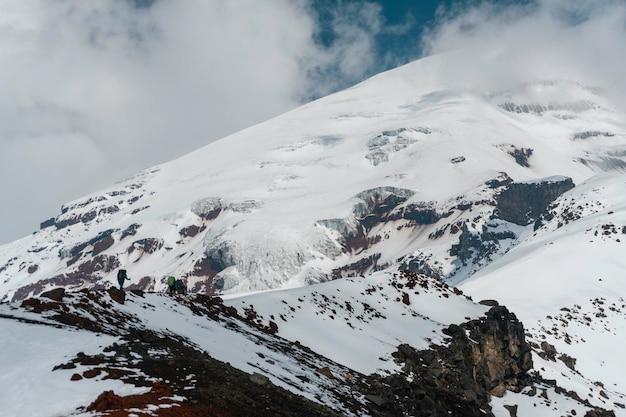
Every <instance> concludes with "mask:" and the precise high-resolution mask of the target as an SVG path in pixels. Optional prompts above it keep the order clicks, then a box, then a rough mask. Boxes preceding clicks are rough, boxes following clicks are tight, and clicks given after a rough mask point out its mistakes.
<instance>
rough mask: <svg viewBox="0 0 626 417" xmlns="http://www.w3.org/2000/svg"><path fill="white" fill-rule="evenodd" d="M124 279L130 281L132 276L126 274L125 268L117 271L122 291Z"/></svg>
mask: <svg viewBox="0 0 626 417" xmlns="http://www.w3.org/2000/svg"><path fill="white" fill-rule="evenodd" d="M124 281H130V278H128V277H127V276H126V270H125V269H120V270H119V271H117V282H118V283H119V284H120V291H124Z"/></svg>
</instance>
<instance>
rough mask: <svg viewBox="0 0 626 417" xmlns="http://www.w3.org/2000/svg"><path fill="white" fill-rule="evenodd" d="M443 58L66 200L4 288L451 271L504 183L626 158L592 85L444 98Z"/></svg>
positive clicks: (618, 123)
mask: <svg viewBox="0 0 626 417" xmlns="http://www.w3.org/2000/svg"><path fill="white" fill-rule="evenodd" d="M454 59H458V58H457V57H456V56H455V55H444V56H435V57H431V58H427V59H424V60H420V61H416V62H414V63H411V64H409V65H406V66H404V67H401V68H398V69H395V70H392V71H389V72H386V73H383V74H380V75H377V76H375V77H373V78H371V79H369V80H367V81H365V82H363V83H361V84H359V85H357V86H354V87H352V88H350V89H348V90H345V91H342V92H340V93H337V94H333V95H331V96H328V97H325V98H322V99H320V100H317V101H315V102H312V103H310V104H307V105H305V106H302V107H301V108H298V109H296V110H294V111H291V112H289V113H286V114H284V115H282V116H279V117H276V118H274V119H272V120H269V121H267V122H265V123H261V124H259V125H256V126H253V127H251V128H248V129H246V130H243V131H241V132H239V133H236V134H234V135H232V136H229V137H226V138H224V139H222V140H220V141H217V142H215V143H211V144H209V145H207V146H205V147H204V148H201V149H199V150H197V151H195V152H193V153H191V154H189V155H186V156H184V157H182V158H179V159H177V160H174V161H172V162H169V163H165V164H162V165H160V166H157V167H154V168H151V169H148V170H146V171H144V172H142V173H139V174H138V175H136V176H135V177H133V178H130V179H128V180H126V181H122V182H120V183H118V184H116V185H115V186H113V187H111V188H109V189H107V190H103V191H101V192H98V193H95V194H92V195H90V196H86V197H85V198H82V199H79V200H76V201H73V202H70V203H68V204H66V205H65V206H64V207H63V209H62V213H61V214H59V215H58V216H56V217H55V218H53V219H50V220H48V221H46V222H44V223H42V228H41V230H40V231H38V232H36V233H35V234H33V235H32V236H28V237H26V238H24V239H21V240H19V241H16V242H14V243H11V244H8V245H4V246H3V247H2V250H1V251H0V277H1V278H2V292H3V294H4V298H5V299H7V298H14V299H22V298H24V297H26V296H27V295H28V294H31V293H38V292H41V291H42V290H44V289H45V288H47V287H50V286H55V285H64V286H67V287H68V288H74V289H78V288H90V287H94V286H106V285H108V284H109V283H110V282H112V281H113V279H114V274H115V270H116V269H117V268H119V267H123V268H126V269H127V270H128V271H129V276H130V277H131V279H132V282H133V283H134V284H135V285H137V286H138V287H139V288H143V289H157V290H160V289H162V288H164V282H163V277H164V276H167V275H170V274H173V275H175V276H182V277H187V278H188V280H189V282H190V287H191V288H193V290H194V291H202V292H204V291H209V292H212V291H215V290H216V289H220V290H222V291H223V292H224V293H238V292H245V291H250V290H263V289H269V288H284V287H293V286H301V285H305V284H309V283H314V282H322V281H327V280H329V279H332V278H337V277H340V276H353V275H358V274H362V273H367V272H368V271H372V270H376V269H383V268H387V267H390V266H393V265H396V264H398V263H402V262H405V263H407V262H409V260H410V259H412V260H413V265H414V266H415V265H418V264H419V265H421V267H420V268H421V269H422V270H424V271H426V272H430V273H431V274H434V275H437V276H439V277H441V278H450V277H453V280H455V281H460V280H461V279H463V278H464V277H466V276H468V275H469V274H470V273H472V272H473V271H474V270H476V269H477V267H469V269H468V268H467V267H466V266H467V265H468V264H475V265H479V266H480V265H484V264H486V263H488V260H486V259H478V260H470V259H465V258H463V257H462V256H461V257H459V255H451V254H450V250H451V247H452V245H455V244H458V242H459V239H460V237H461V236H462V235H463V233H461V232H465V234H466V236H470V235H471V233H473V232H480V231H481V228H482V227H483V226H484V225H485V224H486V223H487V222H488V221H489V219H490V218H491V217H493V216H492V213H493V211H494V208H497V202H496V198H497V196H498V195H499V194H500V193H501V192H502V190H503V189H504V188H505V187H506V186H507V185H508V184H509V183H511V182H512V181H514V182H524V181H537V180H538V179H542V178H547V177H552V176H564V177H568V178H571V179H572V180H573V183H574V184H578V183H580V182H582V181H584V180H585V179H587V178H589V177H591V176H593V175H595V174H596V173H597V172H602V171H608V172H615V171H621V170H622V169H623V167H624V166H626V162H624V154H625V153H626V149H625V147H626V135H625V130H624V129H625V126H626V116H625V115H624V113H622V112H621V111H619V110H618V109H616V108H615V107H613V106H612V105H611V103H610V102H608V101H607V99H605V98H604V97H603V95H602V92H601V91H597V89H595V88H594V87H593V86H588V85H584V84H582V83H579V82H573V81H569V80H565V81H561V80H539V81H532V82H525V83H521V84H519V85H518V86H516V87H515V88H511V89H509V90H507V91H469V90H450V89H447V88H446V86H445V85H443V84H442V82H440V81H439V80H438V79H437V74H438V72H439V70H440V69H441V68H442V67H443V66H446V65H455V63H454V62H451V61H453V60H454ZM172 140H175V138H172ZM566 189H567V187H564V188H562V189H560V190H559V192H558V193H556V195H558V194H559V193H561V192H563V191H565V190H566ZM553 193H555V191H553ZM538 214H539V213H534V214H533V216H537V215H538ZM495 217H497V216H495ZM531 217H532V216H531ZM530 220H531V219H530V218H529V221H530ZM518 223H519V221H518ZM498 227H505V226H502V225H499V226H498ZM511 236H512V235H511ZM511 242H513V241H512V240H509V242H508V243H507V242H505V243H502V244H500V243H499V244H498V245H497V246H498V248H495V249H494V250H492V251H491V252H493V253H490V254H489V255H488V256H487V257H490V258H494V257H497V256H498V255H497V253H501V252H504V251H506V250H507V249H508V247H510V246H511V245H512V243H511ZM453 253H454V251H453ZM474 261H475V262H474Z"/></svg>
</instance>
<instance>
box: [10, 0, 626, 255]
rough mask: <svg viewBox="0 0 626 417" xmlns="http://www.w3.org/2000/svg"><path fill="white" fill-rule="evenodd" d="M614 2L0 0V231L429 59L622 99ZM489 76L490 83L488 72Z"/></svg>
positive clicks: (623, 12) (620, 39)
mask: <svg viewBox="0 0 626 417" xmlns="http://www.w3.org/2000/svg"><path fill="white" fill-rule="evenodd" d="M625 16H626V5H625V4H624V2H623V1H613V0H595V1H591V0H532V1H530V0H526V1H518V2H515V1H508V0H500V1H496V2H493V1H492V2H480V1H470V2H468V1H453V0H441V1H438V0H432V1H408V0H380V1H371V0H363V1H356V0H271V1H264V2H259V1H257V0H236V1H226V0H210V1H200V0H184V1H178V2H168V1H165V0H95V1H90V2H84V1H81V0H62V1H55V2H50V1H47V0H24V1H20V2H15V1H13V0H0V194H1V195H2V203H3V204H1V205H0V222H1V223H0V243H6V242H9V241H12V240H15V239H17V238H19V237H22V236H25V235H28V234H29V233H31V232H33V231H35V230H37V229H38V227H39V223H40V222H42V221H44V220H46V219H48V218H50V217H53V216H56V215H57V214H59V213H60V209H61V205H62V204H64V203H66V202H69V201H71V200H73V199H76V198H79V197H81V196H83V195H86V194H90V193H92V192H96V191H98V190H99V189H101V188H104V187H106V186H109V185H111V184H113V183H115V182H116V181H119V180H122V179H124V178H127V177H129V176H131V175H133V174H135V173H137V172H138V171H140V170H141V169H144V168H148V167H150V166H153V165H156V164H159V163H162V162H166V161H169V160H172V159H174V158H176V157H179V156H182V155H184V154H186V153H188V152H190V151H193V150H195V149H197V148H199V147H201V146H203V145H206V144H208V143H210V142H212V141H214V140H217V139H219V138H222V137H224V136H227V135H228V134H230V133H234V132H236V131H238V130H241V129H243V128H245V127H248V126H251V125H253V124H256V123H258V122H261V121H263V120H266V119H268V118H271V117H273V116H276V115H278V114H281V113H283V112H285V111H287V110H290V109H293V108H295V107H297V106H299V105H301V104H303V103H306V102H307V101H310V100H313V99H315V98H318V97H322V96H324V95H326V94H329V93H332V92H334V91H337V90H340V89H343V88H346V87H349V86H351V85H353V84H355V83H357V82H359V81H361V80H363V79H365V78H367V77H369V76H371V75H373V74H375V73H378V72H380V71H384V70H387V69H390V68H394V67H396V66H399V65H402V64H404V63H407V62H410V61H412V60H414V59H418V58H420V57H422V56H426V55H431V54H437V53H442V52H446V51H452V50H458V49H466V50H473V51H475V54H474V55H472V57H473V59H470V60H468V63H467V66H464V67H463V68H450V69H449V71H447V72H446V74H442V76H445V77H448V78H449V82H450V84H451V85H458V86H461V87H468V86H474V87H479V88H496V87H499V86H500V85H506V84H507V82H510V81H511V80H513V79H520V78H525V77H529V76H531V75H535V73H536V72H540V73H541V76H544V77H577V76H585V77H591V78H592V79H594V80H599V81H598V82H600V83H605V84H607V85H611V89H612V91H614V94H615V95H616V96H618V97H622V96H624V94H623V93H624V91H625V90H624V88H623V85H622V84H623V82H622V81H621V75H622V73H623V68H624V62H623V58H622V55H623V54H622V53H621V52H622V51H623V50H624V46H625V45H624V43H625V38H626V37H625V36H624V35H625V34H624V24H625V23H624V21H625ZM494 82H495V83H496V84H494Z"/></svg>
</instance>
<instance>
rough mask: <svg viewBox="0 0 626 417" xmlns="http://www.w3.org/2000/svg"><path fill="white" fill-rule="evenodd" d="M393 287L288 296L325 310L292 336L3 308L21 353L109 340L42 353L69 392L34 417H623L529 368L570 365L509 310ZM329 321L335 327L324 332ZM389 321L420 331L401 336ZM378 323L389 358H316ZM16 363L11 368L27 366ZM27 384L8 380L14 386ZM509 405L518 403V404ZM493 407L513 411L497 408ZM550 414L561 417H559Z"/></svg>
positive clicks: (415, 285) (85, 295)
mask: <svg viewBox="0 0 626 417" xmlns="http://www.w3.org/2000/svg"><path fill="white" fill-rule="evenodd" d="M388 278H390V279H385V280H374V281H372V280H367V279H363V282H361V283H360V284H359V283H358V282H350V283H349V284H350V285H351V287H361V288H363V293H362V294H359V293H351V294H349V296H348V294H346V293H344V294H343V297H347V298H349V299H350V301H351V303H350V302H345V301H344V302H340V303H341V304H342V306H343V308H342V309H339V308H338V307H337V305H335V304H334V302H335V301H338V299H337V296H336V294H337V295H339V294H341V293H338V292H337V291H336V289H337V287H336V284H341V282H337V283H335V286H331V285H330V284H323V285H318V286H313V287H310V291H309V292H308V293H304V292H302V291H300V292H298V293H297V294H293V296H291V297H290V296H289V294H288V293H283V294H282V295H281V296H282V297H283V298H284V304H285V305H290V306H297V307H292V308H293V310H294V313H295V310H302V309H307V308H309V307H313V306H314V307H315V308H322V310H323V312H324V315H323V317H322V314H320V315H319V316H318V317H319V319H318V321H319V323H318V324H315V323H314V321H315V320H313V321H309V322H308V323H306V322H302V321H300V322H297V314H294V316H293V317H283V316H282V315H276V316H273V315H272V316H267V317H266V316H264V315H263V314H262V313H261V312H260V311H261V310H263V308H261V309H260V310H259V311H257V310H255V309H254V308H253V307H252V306H251V305H249V304H245V305H244V306H243V307H236V306H238V305H243V304H241V302H242V301H245V299H233V300H230V301H228V302H225V301H223V300H221V299H220V298H210V297H207V296H203V295H190V296H180V295H179V296H175V297H174V298H172V297H169V296H165V295H161V294H150V293H144V292H142V291H140V290H132V291H129V292H126V293H124V292H122V291H119V290H116V289H109V290H107V291H104V290H97V291H87V290H83V291H79V292H76V293H67V292H65V290H64V289H62V288H59V289H57V290H53V291H50V292H48V293H46V294H43V295H42V296H41V297H38V298H29V299H26V300H24V301H23V302H22V303H21V304H20V305H19V307H18V305H17V304H1V305H0V311H1V313H0V314H1V318H0V320H2V322H3V323H7V322H11V323H14V324H15V325H16V329H18V330H17V331H14V332H13V337H14V339H15V340H18V341H19V340H20V335H21V334H22V332H24V334H25V333H27V332H31V331H34V328H37V327H41V326H44V327H51V328H54V329H56V331H59V332H67V331H68V330H69V331H70V332H71V333H73V334H76V333H85V332H87V333H94V334H97V335H103V337H111V336H112V337H113V339H114V341H113V342H112V343H110V341H109V343H102V342H99V343H98V342H96V343H98V345H99V346H98V345H94V346H92V347H91V348H90V352H89V353H87V354H86V353H84V352H82V351H74V350H73V348H72V346H67V348H66V354H65V355H61V356H59V355H58V353H57V356H56V357H55V355H54V353H55V351H54V349H50V348H46V346H45V345H43V346H41V349H42V352H41V353H44V354H45V355H46V356H49V355H51V353H52V355H51V356H52V357H51V358H50V360H52V361H54V366H53V367H51V368H50V369H48V370H45V371H44V372H45V373H47V374H48V375H49V376H48V377H49V378H57V379H58V378H60V379H62V380H65V381H66V382H64V383H63V384H66V385H63V384H61V385H60V386H59V387H58V388H57V391H58V392H56V393H55V392H52V394H53V395H52V396H51V397H50V398H45V399H42V398H39V400H38V401H39V402H40V407H42V408H43V410H44V411H42V410H41V409H38V410H35V411H34V412H32V414H28V415H42V416H43V415H50V414H46V411H45V410H46V407H48V404H47V403H46V402H52V403H55V402H56V404H59V403H62V402H63V401H65V396H66V395H67V392H68V391H67V389H68V388H67V387H71V389H70V390H71V392H74V393H76V392H81V388H76V387H83V388H82V394H80V395H78V397H79V398H82V397H84V398H87V397H89V398H88V400H85V402H84V403H81V404H74V409H72V408H68V409H66V410H64V411H63V412H62V413H61V414H62V415H93V413H95V414H96V415H102V416H127V415H130V413H132V414H133V415H137V416H154V415H158V416H190V415H206V416H268V415H272V416H302V415H307V416H340V415H341V416H367V415H369V416H400V415H414V416H443V415H446V416H484V415H487V416H490V415H491V416H493V415H502V414H501V410H509V413H510V415H511V416H515V415H516V411H515V410H516V409H517V407H518V404H517V403H516V402H519V403H523V402H530V403H534V407H535V410H536V412H537V413H536V414H535V415H537V416H542V415H579V416H613V415H615V414H614V413H613V412H612V411H608V410H606V409H603V408H602V407H598V406H596V405H594V404H593V402H590V401H589V400H587V399H585V398H584V397H585V395H586V392H574V391H570V390H567V389H564V388H562V387H559V385H558V384H557V383H556V381H554V380H548V379H546V378H544V377H542V371H541V370H539V369H538V368H537V367H536V365H535V368H533V362H534V360H538V359H540V358H546V360H547V361H549V360H554V361H559V362H560V361H563V363H566V361H565V359H564V358H562V357H559V356H558V354H557V353H556V352H555V351H554V350H553V347H551V346H550V345H547V344H545V345H543V346H538V345H534V344H533V343H532V342H531V343H529V341H528V340H526V338H525V331H524V328H523V325H522V324H521V323H520V322H519V321H518V320H517V318H516V316H515V315H514V314H513V313H511V312H510V311H509V310H508V309H507V308H506V307H503V306H498V305H496V303H495V302H493V301H491V302H489V301H486V302H484V303H483V304H482V305H481V304H474V303H472V302H471V301H470V300H469V299H467V298H465V297H464V296H463V295H461V294H460V293H459V291H458V290H456V289H454V288H451V287H447V286H446V285H444V284H442V283H441V282H439V281H437V280H433V279H432V278H428V277H426V276H424V275H419V274H414V273H410V272H404V273H398V274H396V275H395V276H393V277H388ZM340 281H343V280H340ZM316 295H317V297H316ZM316 298H317V301H315V299H316ZM380 300H387V302H386V303H385V304H381V303H379V301H380ZM434 300H439V301H441V303H442V304H443V305H446V304H448V305H449V306H452V305H455V306H457V307H459V309H460V310H464V312H465V313H466V314H472V315H473V314H477V315H478V316H477V317H476V318H471V317H466V318H465V321H462V322H459V323H456V324H455V323H451V324H446V323H441V322H439V321H438V320H439V319H441V318H442V317H446V316H448V317H450V316H449V313H450V312H449V311H447V309H445V311H440V312H439V313H437V312H434V310H433V309H432V306H430V304H431V303H432V302H433V301H434ZM257 301H258V300H257ZM370 303H371V304H370ZM422 304H427V305H429V306H428V307H424V306H423V305H422ZM421 305H422V306H421ZM490 305H491V306H490ZM421 308H428V309H431V311H433V316H432V317H425V316H422V315H421V313H420V311H421ZM289 311H290V309H289ZM470 311H472V312H473V313H469V312H470ZM401 312H404V314H403V313H401ZM480 312H483V313H484V315H482V314H481V313H480ZM398 313H399V316H397V317H396V314H398ZM333 315H334V319H329V318H328V317H330V316H333ZM383 315H386V316H383ZM404 315H408V316H409V317H408V318H407V317H404ZM394 319H398V320H406V321H408V322H412V323H414V326H413V327H405V328H402V329H399V330H394V329H393V321H394ZM458 319H460V320H463V318H461V317H458V316H457V320H458ZM329 320H333V321H334V320H337V321H341V322H343V324H342V328H343V329H344V330H343V332H342V333H343V334H340V333H337V332H334V330H333V328H332V326H329V325H328V323H324V322H326V321H329ZM296 322H297V325H298V326H300V327H302V326H307V325H308V327H307V328H305V329H303V333H314V337H315V338H317V343H315V342H313V344H312V346H307V345H305V344H302V343H301V342H300V341H298V340H293V339H290V338H289V337H287V338H285V337H281V336H280V335H281V332H282V333H284V334H285V335H288V334H289V332H290V330H289V328H290V327H291V328H292V331H293V324H294V323H296ZM377 323H378V324H383V325H384V324H388V326H386V327H383V328H384V329H385V330H386V331H388V332H390V334H395V337H393V338H392V339H390V340H389V343H386V345H388V346H387V347H386V349H382V350H380V349H378V348H375V347H374V348H373V349H372V352H366V351H364V352H363V353H362V355H363V356H362V357H359V356H360V354H359V352H357V351H353V352H348V353H349V354H350V355H351V356H352V358H351V359H346V360H340V361H336V360H333V359H331V358H330V357H326V356H324V355H322V354H320V353H319V351H320V350H323V346H324V345H327V344H328V343H334V344H335V348H336V349H341V348H342V347H345V343H349V342H348V341H349V340H350V339H352V338H355V337H356V338H358V337H362V336H359V334H361V335H363V334H366V335H369V336H370V337H372V338H373V339H376V338H377V337H378V336H377V333H376V328H377ZM429 323H430V324H429ZM431 327H434V328H437V329H439V331H433V330H432V329H431ZM322 328H326V331H323V330H321V329H322ZM281 329H283V330H281ZM407 333H413V334H407ZM324 339H327V340H333V341H334V342H330V341H328V342H325V341H324ZM101 340H102V339H101ZM416 340H421V341H422V344H421V345H422V346H421V347H419V348H417V347H416V346H415V345H416V344H417V343H415V342H414V341H416ZM406 342H411V344H409V343H406ZM412 345H413V346H412ZM46 349H49V351H46ZM24 352H25V351H23V352H22V355H24ZM385 352H388V353H389V355H387V353H385ZM372 354H373V355H380V356H381V357H380V359H379V365H380V366H381V367H380V368H379V369H378V370H377V371H376V372H373V373H363V372H361V371H360V370H359V369H360V368H363V367H364V366H365V367H366V365H358V364H359V363H360V360H362V359H365V360H366V361H368V362H369V361H370V360H369V359H368V357H367V356H368V355H372ZM9 356H10V353H9ZM15 356H16V357H15V358H9V359H10V360H16V362H20V357H19V355H15ZM533 358H534V360H533ZM28 360H29V358H28V357H27V355H26V356H22V357H21V361H22V362H21V363H26V361H28ZM555 363H556V362H555ZM348 365H349V366H348ZM543 366H545V365H543V364H542V370H543V371H545V368H543ZM13 368H19V369H21V371H20V373H22V374H27V373H28V372H29V370H28V367H26V368H24V367H23V366H22V365H20V364H19V363H14V364H13V367H11V366H9V367H5V371H6V372H5V373H4V375H3V376H2V377H1V379H2V382H3V384H4V383H6V382H9V380H10V379H11V377H10V376H8V375H11V374H12V371H13ZM355 368H356V369H355ZM383 368H385V369H383ZM18 381H19V377H16V376H13V384H15V383H18ZM112 381H117V382H116V383H117V385H116V389H102V388H101V389H99V388H98V387H106V386H107V384H110V383H111V382H112ZM68 384H69V385H68ZM47 385H49V384H47V383H46V382H45V381H41V380H39V381H36V382H35V383H33V384H32V385H31V386H30V387H29V390H30V391H32V392H34V393H35V394H36V393H37V392H38V391H39V390H40V389H41V387H42V386H47ZM7 386H8V385H7ZM123 386H133V387H136V388H134V389H135V391H133V393H132V394H129V395H124V394H118V393H116V392H115V391H116V390H117V391H118V392H124V391H125V389H123ZM46 389H49V388H46ZM588 389H590V390H591V391H592V392H598V393H599V395H601V394H602V392H604V391H603V390H602V387H600V386H591V387H589V388H588ZM126 390H127V389H126ZM508 393H510V394H513V393H517V394H516V395H518V396H517V397H514V398H509V394H508ZM6 395H10V392H9V393H7V394H6ZM605 395H606V394H605ZM1 396H2V394H0V397H1ZM493 398H500V399H503V400H505V403H504V404H495V405H494V404H493V401H492V400H493ZM507 399H508V400H507ZM3 403H4V404H5V405H7V404H8V408H7V410H8V411H9V412H12V415H16V416H21V415H27V414H24V413H28V412H31V410H28V409H27V408H26V409H24V406H25V404H20V403H19V398H5V399H3ZM68 407H69V406H68ZM494 407H495V408H494ZM564 407H566V408H564ZM553 408H558V409H559V410H560V412H559V413H558V414H554V413H553ZM565 410H570V411H567V412H566V411H565ZM90 413H92V414H90Z"/></svg>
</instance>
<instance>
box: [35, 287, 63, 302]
mask: <svg viewBox="0 0 626 417" xmlns="http://www.w3.org/2000/svg"><path fill="white" fill-rule="evenodd" d="M41 297H45V298H49V299H51V300H53V301H63V297H65V288H62V287H60V288H55V289H52V290H50V291H46V292H43V293H41Z"/></svg>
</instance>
